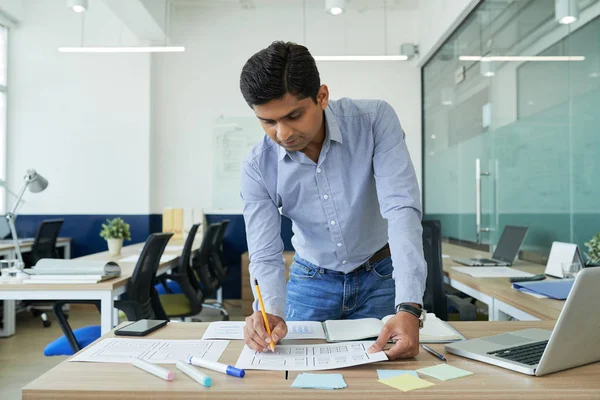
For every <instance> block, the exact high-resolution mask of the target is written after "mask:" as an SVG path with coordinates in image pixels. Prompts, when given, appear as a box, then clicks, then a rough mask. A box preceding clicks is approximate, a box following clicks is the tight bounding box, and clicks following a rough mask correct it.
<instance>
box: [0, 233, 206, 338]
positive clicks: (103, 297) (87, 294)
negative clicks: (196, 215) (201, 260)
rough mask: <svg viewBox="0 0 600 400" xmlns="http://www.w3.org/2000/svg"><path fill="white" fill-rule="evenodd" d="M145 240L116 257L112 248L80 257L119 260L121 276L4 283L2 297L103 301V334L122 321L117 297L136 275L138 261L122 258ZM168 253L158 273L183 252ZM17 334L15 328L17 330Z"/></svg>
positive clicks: (174, 242)
mask: <svg viewBox="0 0 600 400" xmlns="http://www.w3.org/2000/svg"><path fill="white" fill-rule="evenodd" d="M201 239H202V238H201V235H198V237H197V238H196V240H195V242H194V249H198V248H199V247H200V242H201ZM169 245H183V239H179V240H171V241H169ZM143 247H144V243H138V244H134V245H130V246H125V247H123V249H122V250H121V254H120V255H119V256H116V257H113V256H111V255H109V254H108V251H105V252H102V253H96V254H93V255H89V256H85V257H80V258H77V260H90V261H91V260H93V261H116V262H118V263H119V265H120V266H121V276H119V277H117V278H113V279H109V280H106V281H102V282H99V283H95V284H10V283H0V299H6V300H99V301H100V321H101V323H100V325H101V331H102V333H103V334H104V333H107V332H109V331H110V330H111V329H112V328H113V327H114V326H115V323H116V322H117V321H118V314H117V312H116V310H115V309H114V300H115V299H118V297H119V296H120V295H122V294H123V293H125V290H126V286H127V283H128V282H129V279H130V278H131V275H132V274H133V270H134V268H135V262H119V260H120V259H122V258H125V257H127V256H130V255H133V254H139V253H140V252H141V250H142V248H143ZM164 254H165V255H169V254H171V255H175V256H177V257H176V258H175V259H173V260H172V261H169V262H163V263H161V264H160V265H159V268H158V273H157V275H161V274H164V273H166V272H167V271H169V270H170V269H172V268H173V267H174V266H176V265H177V263H178V261H179V255H180V254H181V251H165V253H164ZM13 333H14V330H13Z"/></svg>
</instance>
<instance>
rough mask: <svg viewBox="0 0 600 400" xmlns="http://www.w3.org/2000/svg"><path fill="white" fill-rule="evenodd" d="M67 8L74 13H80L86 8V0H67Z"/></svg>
mask: <svg viewBox="0 0 600 400" xmlns="http://www.w3.org/2000/svg"><path fill="white" fill-rule="evenodd" d="M67 7H69V8H70V9H71V10H73V11H75V12H76V13H82V12H85V11H86V10H87V8H88V0H69V1H68V2H67Z"/></svg>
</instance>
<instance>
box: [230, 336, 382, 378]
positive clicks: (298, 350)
mask: <svg viewBox="0 0 600 400" xmlns="http://www.w3.org/2000/svg"><path fill="white" fill-rule="evenodd" d="M373 343H375V342H373V341H368V342H347V343H335V344H313V345H302V346H300V345H276V346H275V352H274V353H273V352H271V351H268V352H266V353H262V352H258V351H255V350H252V349H251V348H250V347H248V346H244V349H243V350H242V354H240V358H239V359H238V360H237V363H236V364H235V367H236V368H242V369H263V370H271V371H317V370H325V369H337V368H345V367H352V366H354V365H362V364H369V363H374V362H378V361H387V359H388V358H387V356H386V355H385V353H384V352H383V351H380V352H377V353H373V354H369V353H367V349H368V348H369V347H371V345H372V344H373Z"/></svg>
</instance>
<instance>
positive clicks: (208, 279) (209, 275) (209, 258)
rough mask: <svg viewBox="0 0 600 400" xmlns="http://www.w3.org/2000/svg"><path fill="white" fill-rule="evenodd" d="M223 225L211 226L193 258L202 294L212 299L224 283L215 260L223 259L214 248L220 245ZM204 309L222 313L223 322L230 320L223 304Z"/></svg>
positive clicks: (215, 304)
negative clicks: (218, 236)
mask: <svg viewBox="0 0 600 400" xmlns="http://www.w3.org/2000/svg"><path fill="white" fill-rule="evenodd" d="M221 227H222V224H220V223H217V224H211V225H210V226H209V227H208V229H207V230H206V233H205V234H204V237H203V238H202V244H201V245H200V249H199V250H198V251H197V252H196V254H195V256H194V257H193V258H192V268H193V270H194V272H195V274H196V276H197V278H198V282H199V283H200V286H201V289H202V292H203V293H204V295H205V296H206V297H212V296H214V295H215V294H216V293H217V290H218V289H219V288H220V287H221V284H222V281H221V280H220V279H219V277H218V276H217V274H216V272H215V268H214V264H213V263H214V260H215V258H216V257H221V255H219V254H218V253H216V252H215V250H214V247H215V245H216V244H218V242H219V241H218V240H217V235H219V230H220V229H222V228H221ZM202 306H203V307H204V308H212V309H216V310H219V311H220V312H221V315H222V318H223V321H228V320H229V314H228V313H227V310H226V309H225V307H223V304H222V303H221V302H216V303H204V304H202Z"/></svg>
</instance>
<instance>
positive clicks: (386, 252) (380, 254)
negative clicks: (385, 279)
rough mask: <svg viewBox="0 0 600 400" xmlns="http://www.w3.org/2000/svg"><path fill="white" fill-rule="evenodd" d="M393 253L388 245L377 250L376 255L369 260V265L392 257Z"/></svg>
mask: <svg viewBox="0 0 600 400" xmlns="http://www.w3.org/2000/svg"><path fill="white" fill-rule="evenodd" d="M391 255H392V253H391V251H390V244H389V243H386V244H385V246H383V247H382V248H381V249H379V250H377V252H376V253H375V254H373V255H372V256H371V258H369V264H373V263H376V262H377V261H381V260H383V259H384V258H387V257H389V256H391Z"/></svg>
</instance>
